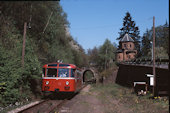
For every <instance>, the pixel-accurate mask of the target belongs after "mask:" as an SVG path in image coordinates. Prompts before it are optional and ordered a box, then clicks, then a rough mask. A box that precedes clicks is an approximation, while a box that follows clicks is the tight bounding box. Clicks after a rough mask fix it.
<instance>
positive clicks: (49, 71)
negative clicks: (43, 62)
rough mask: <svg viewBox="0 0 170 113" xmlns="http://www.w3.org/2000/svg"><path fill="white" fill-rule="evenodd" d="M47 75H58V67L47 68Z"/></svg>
mask: <svg viewBox="0 0 170 113" xmlns="http://www.w3.org/2000/svg"><path fill="white" fill-rule="evenodd" d="M47 77H57V69H56V68H48V69H47Z"/></svg>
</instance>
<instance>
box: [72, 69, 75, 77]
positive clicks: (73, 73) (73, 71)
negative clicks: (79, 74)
mask: <svg viewBox="0 0 170 113" xmlns="http://www.w3.org/2000/svg"><path fill="white" fill-rule="evenodd" d="M74 75H75V69H71V77H74Z"/></svg>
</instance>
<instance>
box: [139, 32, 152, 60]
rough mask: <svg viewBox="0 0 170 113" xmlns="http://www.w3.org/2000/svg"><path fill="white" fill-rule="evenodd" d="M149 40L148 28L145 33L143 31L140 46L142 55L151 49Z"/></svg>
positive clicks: (145, 54)
mask: <svg viewBox="0 0 170 113" xmlns="http://www.w3.org/2000/svg"><path fill="white" fill-rule="evenodd" d="M151 46H152V45H151V40H150V35H149V30H148V29H147V30H146V33H144V35H143V37H142V48H141V53H142V56H145V57H146V56H147V55H148V53H149V52H150V49H151Z"/></svg>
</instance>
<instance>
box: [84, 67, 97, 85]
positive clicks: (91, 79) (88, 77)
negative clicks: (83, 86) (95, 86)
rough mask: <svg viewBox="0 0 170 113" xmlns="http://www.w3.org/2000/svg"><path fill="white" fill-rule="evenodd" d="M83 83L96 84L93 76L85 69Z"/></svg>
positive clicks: (90, 71) (91, 72)
mask: <svg viewBox="0 0 170 113" xmlns="http://www.w3.org/2000/svg"><path fill="white" fill-rule="evenodd" d="M83 82H85V83H96V78H95V74H94V72H93V71H92V70H90V69H87V70H85V71H84V72H83Z"/></svg>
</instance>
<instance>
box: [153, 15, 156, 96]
mask: <svg viewBox="0 0 170 113" xmlns="http://www.w3.org/2000/svg"><path fill="white" fill-rule="evenodd" d="M153 76H154V86H153V95H154V97H155V96H156V72H155V16H153Z"/></svg>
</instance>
